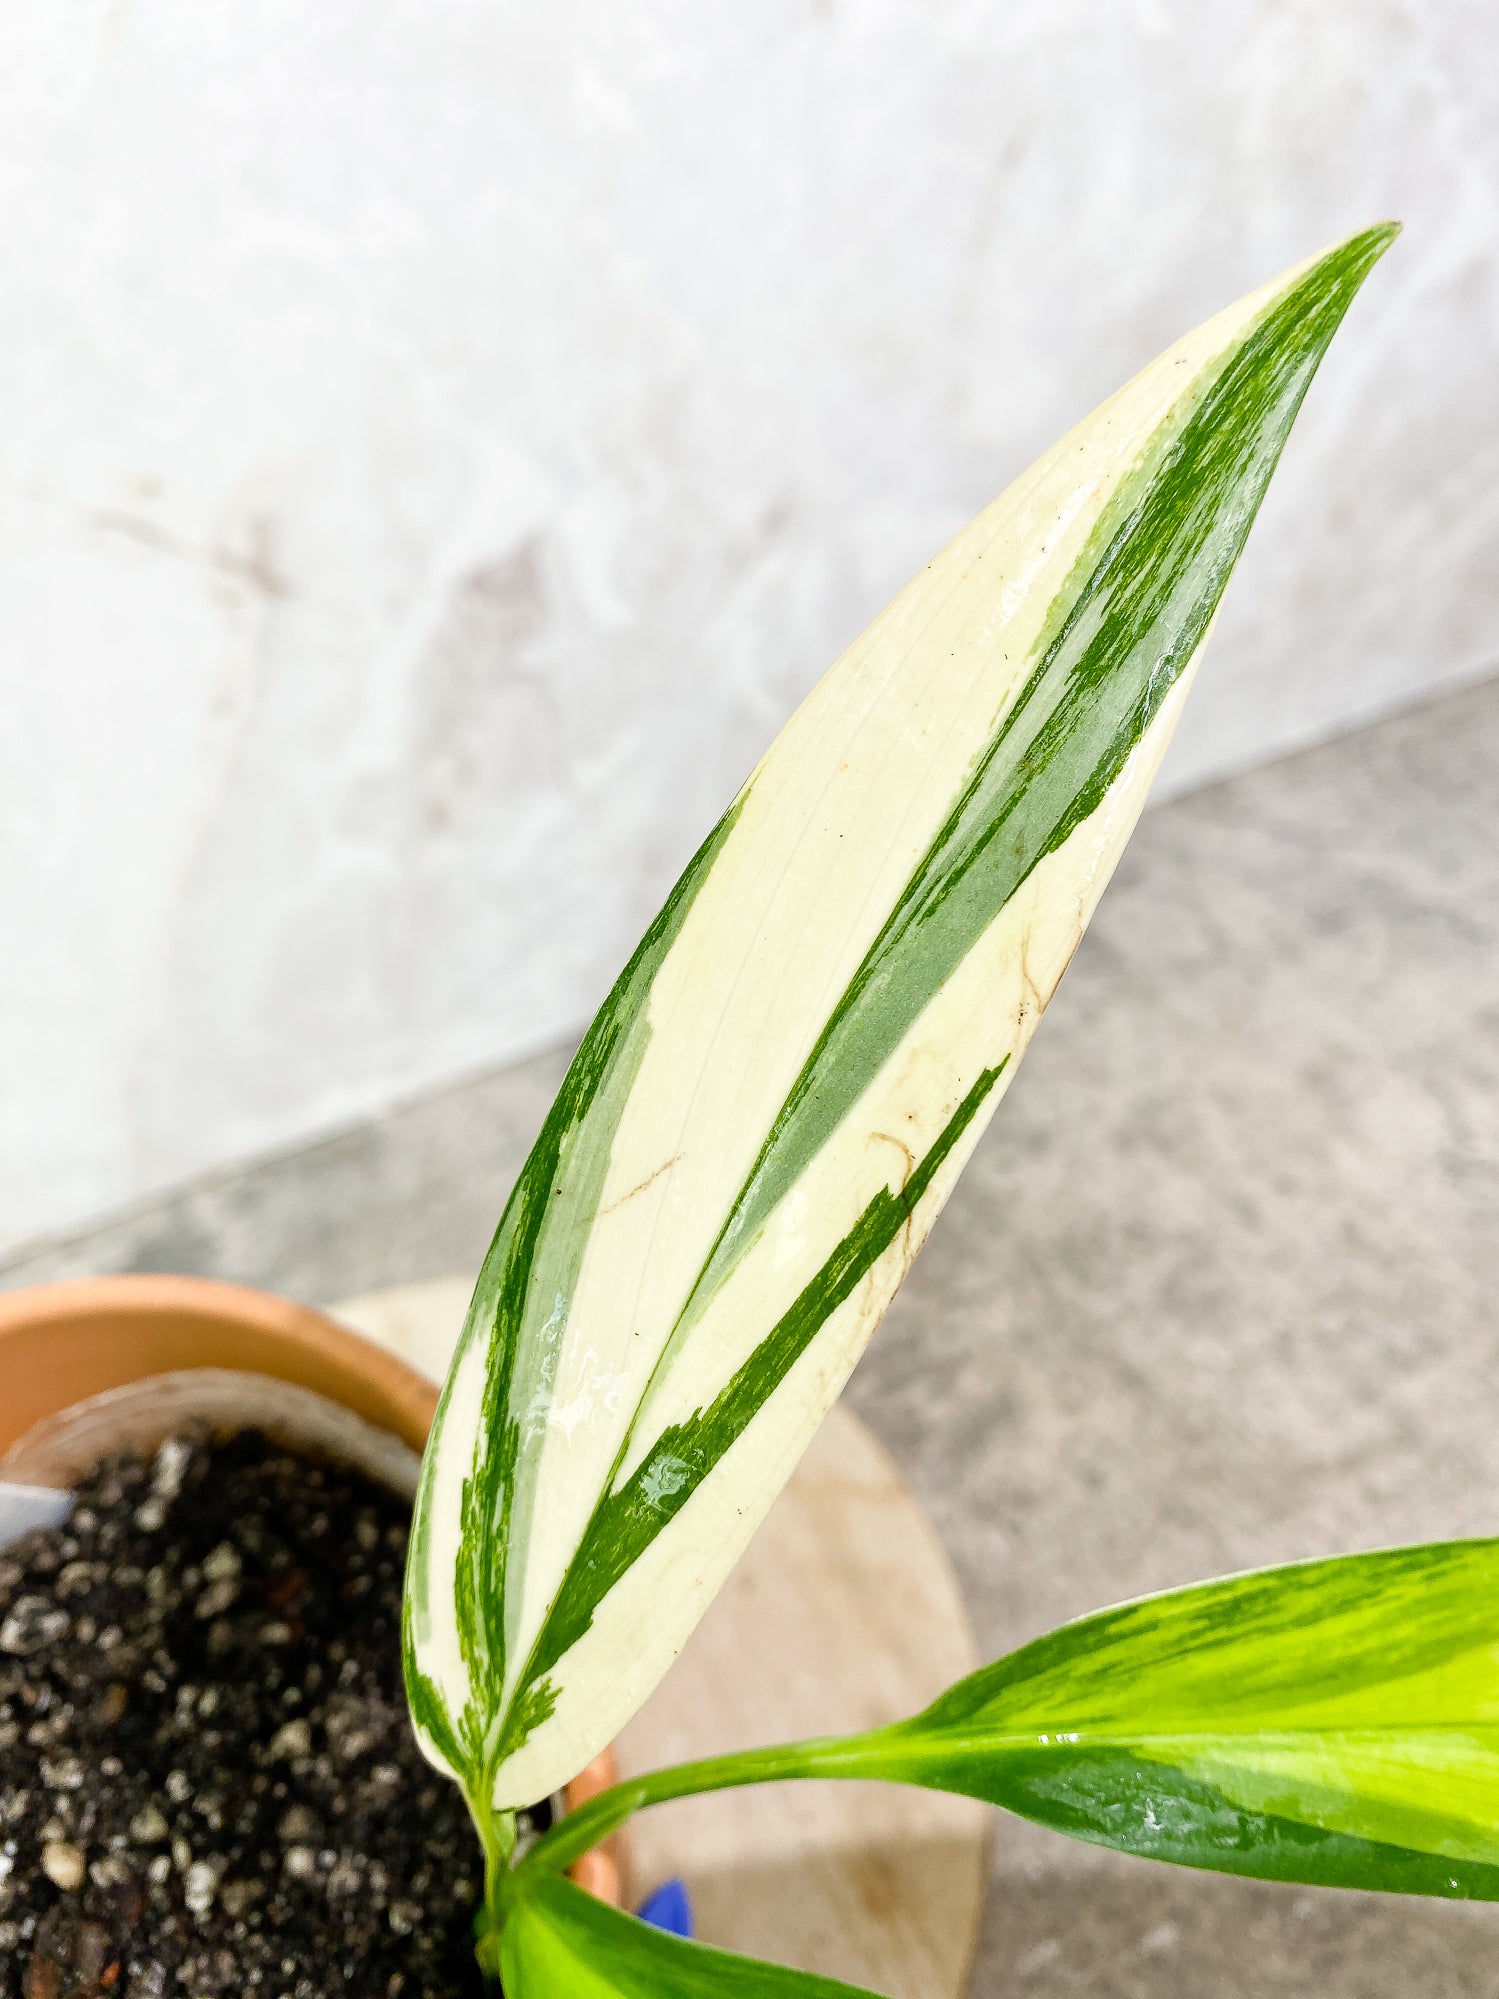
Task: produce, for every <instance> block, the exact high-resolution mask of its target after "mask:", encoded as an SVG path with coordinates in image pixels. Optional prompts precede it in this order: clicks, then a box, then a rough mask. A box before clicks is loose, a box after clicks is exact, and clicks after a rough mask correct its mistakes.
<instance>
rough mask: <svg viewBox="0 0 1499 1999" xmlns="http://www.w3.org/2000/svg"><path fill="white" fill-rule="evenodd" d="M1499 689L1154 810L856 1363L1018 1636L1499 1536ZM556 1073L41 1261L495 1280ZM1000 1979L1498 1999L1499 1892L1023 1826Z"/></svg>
mask: <svg viewBox="0 0 1499 1999" xmlns="http://www.w3.org/2000/svg"><path fill="white" fill-rule="evenodd" d="M1496 780H1499V682H1496V683H1490V684H1488V685H1486V686H1484V687H1481V688H1478V689H1477V690H1474V691H1471V692H1468V693H1465V694H1462V695H1460V696H1457V697H1454V698H1452V699H1450V700H1447V701H1444V702H1442V703H1440V704H1437V705H1434V706H1431V707H1428V708H1425V709H1422V710H1420V711H1418V712H1416V713H1414V714H1411V715H1407V716H1403V717H1400V718H1398V719H1396V720H1394V721H1390V722H1386V723H1383V724H1381V725H1379V726H1378V727H1375V728H1373V729H1369V730H1367V731H1364V732H1363V733H1361V734H1359V735H1356V736H1352V737H1349V738H1345V739H1344V740H1343V741H1341V742H1339V743H1336V744H1333V745H1331V746H1329V747H1327V748H1323V749H1319V750H1316V751H1313V752H1310V753H1308V754H1306V755H1304V756H1301V757H1298V758H1295V759H1293V760H1291V761H1288V762H1285V763H1282V764H1279V765H1276V766H1274V767H1272V768H1270V769H1267V770H1263V771H1260V772H1256V773H1254V774H1251V775H1250V776H1247V777H1243V778H1239V779H1236V780H1234V781H1233V782H1231V783H1228V784H1224V785H1220V786H1216V787H1214V788H1213V789H1211V790H1207V791H1203V792H1200V793H1198V794H1197V795H1195V796H1192V797H1189V798H1186V799H1182V800H1179V801H1177V802H1175V803H1173V804H1171V805H1168V806H1166V807H1164V808H1162V809H1161V810H1159V811H1157V812H1154V813H1152V814H1150V815H1149V816H1148V817H1147V818H1146V820H1145V822H1144V823H1143V825H1142V827H1141V829H1140V831H1139V833H1138V835H1137V836H1136V839H1135V842H1134V844H1133V846H1132V848H1131V850H1130V852H1129V854H1128V855H1127V857H1126V859H1125V862H1124V864H1123V866H1122V867H1121V869H1120V872H1119V876H1118V878H1117V880H1116V882H1115V884H1114V886H1113V888H1112V889H1111V891H1110V893H1109V895H1108V897H1107V898H1106V899H1105V901H1104V904H1103V907H1102V910H1101V911H1100V914H1099V916H1098V918H1097V920H1096V922H1095V924H1094V926H1093V930H1092V932H1091V934H1090V936H1089V938H1088V940H1087V942H1086V943H1085V945H1084V947H1083V949H1082V951H1081V952H1080V953H1079V955H1078V959H1077V961H1076V963H1075V965H1074V967H1073V969H1072V971H1071V972H1070V974H1069V975H1068V978H1067V980H1066V981H1065V983H1064V985H1063V988H1062V991H1061V994H1060V995H1059V998H1058V1000H1057V1003H1056V1005H1055V1007H1054V1008H1053V1011H1052V1015H1051V1017H1050V1019H1049V1020H1048V1021H1047V1023H1046V1025H1045V1027H1044V1028H1043V1030H1042V1032H1041V1034H1040V1035H1039V1037H1038V1039H1037V1042H1036V1045H1035V1048H1034V1051H1033V1052H1032V1054H1031V1057H1030V1059H1029V1061H1028V1063H1027V1064H1026V1066H1025V1068H1024V1070H1023V1071H1022V1072H1021V1075H1020V1077H1019V1079H1018V1080H1017V1082H1016V1084H1015V1087H1014V1089H1013V1091H1012V1092H1011V1095H1010V1097H1009V1099H1008V1101H1007V1103H1006V1105H1005V1106H1004V1109H1003V1111H1002V1112H1001V1115H1000V1117H999V1118H998V1120H997V1122H996V1124H995V1126H994V1127H993V1129H992V1130H991V1132H990V1133H989V1135H988V1137H987V1138H986V1140H985V1141H984V1144H983V1145H982V1146H981V1148H980V1150H979V1153H978V1155H977V1156H976V1158H975V1160H974V1162H973V1164H972V1166H971V1167H970V1169H969V1171H968V1174H967V1175H966V1177H965V1179H964V1181H963V1183H962V1185H961V1187H960V1188H959V1190H958V1192H957V1194H956V1195H955V1196H954V1198H953V1200H952V1202H951V1204H950V1206H949V1208H948V1210H947V1213H946V1215H945V1216H944V1217H943V1219H942V1221H941V1222H940V1223H939V1225H938V1228H937V1231H936V1233H935V1235H934V1237H933V1240H932V1243H931V1245H930V1247H929V1248H928V1250H927V1252H926V1254H925V1256H924V1257H923V1258H922V1260H921V1262H920V1263H919V1264H918V1266H917V1268H916V1270H915V1272H914V1273H913V1275H912V1277H911V1279H910V1281H909V1282H908V1283H907V1285H906V1288H905V1290H904V1291H903V1293H902V1295H901V1297H900V1298H899V1300H898V1301H897V1303H896V1306H895V1308H894V1310H893V1312H892V1313H891V1315H890V1318H889V1320H888V1322H887V1324H886V1326H885V1328H884V1330H883V1332H882V1333H881V1335H880V1338H879V1339H878V1341H877V1342H876V1345H875V1347H874V1349H873V1351H872V1352H871V1353H870V1355H869V1357H868V1359H867V1361H866V1362H865V1364H864V1366H863V1367H862V1368H861V1370H860V1372H859V1374H858V1375H857V1376H856V1378H855V1382H854V1385H853V1388H852V1390H851V1395H852V1398H853V1401H854V1404H855V1406H856V1407H857V1408H858V1410H859V1411H860V1413H861V1414H862V1415H863V1416H864V1417H865V1418H866V1419H867V1420H868V1421H869V1422H870V1423H871V1424H872V1425H873V1426H874V1428H875V1429H876V1430H877V1431H878V1432H879V1434H880V1435H881V1436H882V1437H883V1438H884V1440H885V1441H886V1443H887V1444H888V1445H889V1446H890V1447H891V1449H892V1450H893V1451H894V1452H895V1453H896V1455H897V1457H898V1458H899V1460H900V1462H901V1463H902V1465H903V1466H904V1467H905V1469H906V1471H907V1472H908V1474H909V1476H910V1477H911V1479H912V1480H913V1482H914V1483H915V1485H916V1487H917V1489H918V1490H919V1491H920V1493H921V1494H922V1496H923V1498H924V1499H925V1501H926V1503H927V1504H928V1506H929V1507H930V1509H931V1511H932V1514H933V1516H934V1518H935V1519H936V1521H937V1524H938V1526H939V1528H940V1530H941V1532H942V1534H943V1536H944V1538H945V1540H946V1543H947V1546H948V1548H949V1549H950V1550H951V1552H952V1555H953V1558H954V1560H955V1562H956V1564H957V1566H958V1570H959V1573H960V1575H961V1577H962V1581H963V1585H964V1588H965V1590H966V1592H967V1596H968V1600H969V1603H970V1605H971V1607H972V1612H973V1616H974V1621H975V1624H976V1626H977V1629H978V1633H979V1637H980V1640H981V1643H982V1644H983V1646H984V1648H985V1649H986V1651H990V1652H995V1651H999V1650H1001V1649H1003V1648H1006V1647H1008V1646H1011V1645H1013V1644H1016V1643H1018V1642H1020V1641H1022V1640H1024V1639H1025V1638H1027V1637H1030V1636H1032V1635H1034V1634H1035V1633H1036V1632H1038V1631H1040V1630H1042V1629H1044V1628H1045V1627H1046V1626H1048V1625H1050V1624H1052V1623H1055V1622H1056V1621H1057V1620H1059V1619H1061V1618H1064V1617H1068V1616H1072V1615H1074V1614H1076V1613H1078V1612H1081V1611H1084V1610H1088V1609H1090V1608H1093V1607H1094V1606H1096V1605H1098V1604H1101V1603H1104V1602H1108V1601H1111V1600H1114V1599H1117V1598H1119V1597H1122V1596H1127V1595H1131V1594H1134V1593H1136V1592H1138V1591H1141V1590H1148V1589H1154V1588H1158V1587H1161V1586H1163V1585H1167V1584H1171V1583H1176V1582H1186V1581H1189V1580H1192V1579H1195V1578H1198V1577H1201V1576H1205V1575H1208V1574H1211V1573H1214V1572H1219V1571H1222V1570H1226V1569H1233V1568H1241V1567H1244V1566H1247V1565H1251V1564H1255V1563H1260V1562H1269V1561H1277V1560H1282V1559H1290V1558H1293V1557H1296V1556H1303V1555H1312V1554H1318V1553H1324V1552H1331V1551H1334V1550H1339V1549H1352V1548H1364V1547H1371V1546H1378V1545H1380V1544H1382V1543H1389V1542H1398V1541H1404V1540H1414V1539H1418V1538H1421V1537H1425V1536H1440V1535H1449V1534H1461V1533H1482V1532H1492V1531H1494V1530H1495V1529H1496V1526H1499V1424H1496V1420H1495V1419H1496V1414H1499V1368H1496V1361H1499V1314H1496V1311H1495V1305H1494V1297H1495V1292H1496V1289H1499V1225H1496V1223H1499V861H1496V856H1499V781H1496ZM559 1073H560V1058H557V1057H547V1058H542V1059H539V1060H537V1061H535V1062H532V1063H530V1064H527V1065H525V1066H524V1067H523V1068H520V1069H517V1070H512V1071H510V1072H509V1073H508V1074H506V1075H503V1076H497V1077H490V1078H485V1079H481V1080H479V1081H476V1082H474V1083H473V1084H471V1085H469V1086H466V1087H465V1088H463V1089H458V1090H453V1091H451V1092H449V1093H447V1094H446V1095H444V1096H442V1097H440V1098H435V1099H432V1100H431V1101H429V1102H427V1103H425V1104H422V1105H419V1106H416V1107H414V1108H412V1109H410V1110H407V1111H404V1112H402V1113H400V1114H399V1115H396V1116H392V1117H389V1118H386V1119H384V1120H381V1121H380V1122H379V1123H378V1124H375V1125H372V1126H370V1127H368V1128H366V1129H364V1130H362V1131H358V1132H352V1133H349V1134H347V1135H345V1136H343V1137H341V1138H338V1139H335V1140H331V1141H329V1142H328V1143H326V1144H324V1145H321V1146H318V1147H314V1148H311V1149H309V1150H308V1151H306V1152H304V1153H301V1154H298V1155H296V1156H294V1157H290V1158H286V1159H281V1160H275V1161H270V1162H267V1163H265V1164H263V1165H260V1166H257V1167H255V1168H253V1169H251V1170H249V1171H246V1172H244V1173H242V1174H238V1175H235V1176H232V1177H229V1178H224V1179H220V1180H218V1181H216V1182H214V1183H212V1184H209V1185H204V1186H201V1187H198V1188H196V1189H192V1190H189V1191H188V1192H186V1193H184V1194H182V1195H181V1196H179V1197H178V1198H176V1199H174V1200H172V1201H169V1202H164V1203H161V1204H158V1205H156V1206H153V1207H152V1208H151V1209H149V1210H143V1211H142V1212H140V1213H138V1214H135V1215H132V1216H129V1217H125V1218H123V1219H121V1220H119V1221H117V1222H115V1223H113V1224H111V1225H110V1226H108V1227H105V1228H101V1229H98V1230H94V1231H92V1232H90V1233H89V1234H88V1235H86V1236H81V1237H78V1238H76V1239H74V1240H71V1241H69V1242H66V1243H54V1244H52V1245H49V1246H46V1247H42V1248H38V1249H35V1250H33V1251H32V1252H31V1253H30V1254H29V1255H28V1256H26V1257H25V1258H23V1259H19V1260H16V1261H13V1262H12V1263H11V1264H10V1265H9V1266H8V1268H7V1269H6V1270H5V1271H4V1272H0V1281H3V1282H6V1283H10V1284H16V1283H21V1282H28V1281H40V1280H42V1279H45V1278H51V1277H58V1276H63V1275H68V1274H74V1273H80V1272H85V1271H96V1270H113V1269H129V1268H146V1269H160V1268H176V1269H187V1270H201V1271H209V1272H213V1273H215V1274H218V1275H222V1276H230V1277H236V1278H240V1279H243V1280H246V1281H250V1282H255V1283H261V1284H269V1285H273V1286H277V1287H279V1288H282V1289H285V1290H288V1291H292V1292H295V1293H299V1294H301V1295H304V1296H307V1297H311V1298H323V1299H329V1298H333V1297H336V1296H338V1295H340V1294H344V1293H347V1292H351V1291H355V1290H362V1289H367V1288H370V1287H372V1286H375V1285H379V1284H382V1283H387V1282H395V1281H399V1280H401V1279H405V1278H415V1277H420V1276H424V1275H435V1274H438V1273H440V1272H443V1271H447V1270H450V1269H454V1268H458V1267H462V1266H463V1265H464V1264H466V1263H467V1264H472V1263H473V1262H474V1261H476V1260H477V1257H478V1256H479V1254H480V1252H481V1251H482V1248H483V1244H484V1241H485V1239H486V1237H487V1234H488V1231H489V1229H490V1227H491V1226H492V1224H493V1221H494V1219H495V1216H496V1215H497V1213H498V1210H499V1205H500V1201H501V1198H502V1196H503V1193H504V1190H505V1188H506V1186H507V1184H508V1182H509V1179H510V1177H511V1176H512V1175H513V1173H514V1172H515V1170H516V1168H517V1166H518V1164H519V1162H520V1159H521V1157H522V1155H523V1152H524V1148H525V1145H526V1143H527V1141H528V1138H529V1135H530V1133H531V1132H532V1131H533V1130H534V1128H535V1126H536V1124H537V1123H538V1122H539V1120H540V1117H541V1115H542V1112H543V1111H544V1108H545V1105H546V1102H547V1099H548V1097H549V1094H550V1091H551V1089H552V1087H553V1086H554V1084H555V1081H556V1079H557V1076H558V1075H559ZM975 1990H976V1992H977V1993H979V1994H982V1995H984V1996H985V1999H988V1995H991V1994H992V1995H1000V1994H1004V1995H1018V1996H1019V1999H1063V1995H1079V1994H1081V1995H1097V1999H1103V1995H1110V1999H1114V1995H1118V1999H1134V1995H1137V1994H1138V1995H1144V1994H1151V1995H1159V1999H1203V1995H1209V1994H1211V1995H1223V1999H1270V1995H1271V1994H1274V1995H1277V1999H1286V1995H1297V1996H1298V1999H1299V1996H1300V1995H1305V1999H1311V1995H1313V1994H1316V1995H1319V1999H1326V1995H1337V1999H1427V1995H1430V1999H1437V1995H1441V1999H1454V1995H1462V1999H1489V1995H1499V1910H1490V1909H1487V1908H1471V1907H1463V1906H1456V1905H1449V1904H1425V1903H1416V1902H1405V1901H1401V1900H1398V1899H1394V1898H1390V1899H1386V1898H1380V1897H1369V1896H1355V1895H1346V1894H1315V1893H1311V1892H1308V1891H1302V1890H1299V1889H1294V1888H1270V1887H1259V1886H1256V1885H1253V1884H1243V1883H1236V1882H1232V1881H1227V1880H1223V1879H1219V1878H1216V1877H1212V1876H1206V1875H1203V1876H1198V1875H1193V1874H1187V1873H1173V1872H1168V1871H1166V1870H1157V1869H1153V1868H1152V1867H1150V1866H1148V1865H1146V1864H1145V1863H1142V1862H1132V1861H1126V1860H1121V1859H1117V1858H1115V1857H1113V1856H1109V1855H1106V1854H1100V1853H1095V1852H1093V1851H1091V1850H1090V1849H1087V1848H1083V1847H1078V1846H1073V1845H1070V1844H1069V1843H1067V1842H1065V1841H1063V1840H1060V1839H1057V1838H1055V1837H1052V1836H1050V1835H1047V1834H1044V1833H1041V1832H1039V1831H1036V1830H1033V1829H1031V1828H1028V1827H1025V1826H1021V1825H1014V1824H1009V1823H1002V1824H1001V1825H1000V1827H999V1831H998V1836H997V1839H996V1843H995V1856H994V1879H993V1889H992V1894H991V1899H990V1909H989V1916H988V1921H987V1925H986V1930H985V1935H984V1939H983V1944H982V1950H981V1957H980V1964H979V1969H978V1973H977V1976H976V1981H975Z"/></svg>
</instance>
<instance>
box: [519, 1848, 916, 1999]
mask: <svg viewBox="0 0 1499 1999" xmlns="http://www.w3.org/2000/svg"><path fill="white" fill-rule="evenodd" d="M500 1964H501V1971H502V1976H503V1978H504V1983H505V1993H506V1999H562V1995H563V1994H566V1999H878V1995H877V1994H875V1993H872V1992H867V1991H865V1990H864V1989H863V1988H862V1987H860V1986H854V1985H841V1984H839V1983H838V1981H837V1980H836V1979H832V1978H818V1977H815V1976H814V1975H813V1974H812V1973H811V1972H807V1971H787V1970H785V1969H784V1968H783V1967H782V1966H780V1965H775V1964H762V1963H761V1962H760V1961H759V1960H758V1959H756V1958H752V1957H735V1956H733V1955H732V1954H731V1953H730V1952H728V1951H724V1950H714V1949H711V1948H710V1947H709V1946H708V1945H707V1944H700V1943H687V1942H685V1941H684V1940H683V1939H682V1938H681V1937H673V1936H667V1935H666V1934H665V1933H664V1932H663V1931H661V1930H656V1929H652V1928H651V1927H650V1925H649V1924H647V1923H641V1922H637V1921H636V1920H635V1918H634V1917H633V1916H625V1915H621V1914H620V1912H619V1911H618V1910H617V1909H610V1908H606V1907H605V1906H604V1904H603V1903H602V1902H597V1901H595V1900H594V1898H593V1897H592V1896H591V1895H585V1894H584V1893H583V1891H582V1889H581V1888H574V1887H573V1885H572V1884H571V1882H568V1881H564V1880H561V1879H559V1878H558V1876H556V1875H555V1874H545V1873H537V1874H535V1875H533V1876H530V1877H528V1879H527V1882H526V1892H525V1893H524V1894H522V1895H521V1896H519V1897H518V1899H517V1901H516V1903H515V1905H514V1907H513V1908H512V1910H511V1912H510V1914H509V1917H508V1920H507V1922H506V1925H505V1932H504V1937H503V1939H502V1942H501V1945H500Z"/></svg>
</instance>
